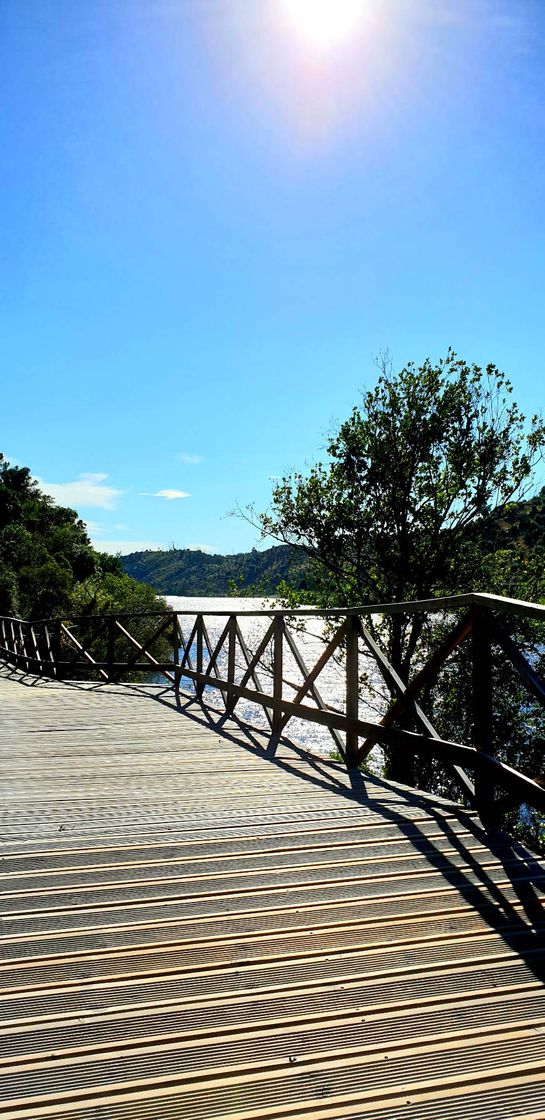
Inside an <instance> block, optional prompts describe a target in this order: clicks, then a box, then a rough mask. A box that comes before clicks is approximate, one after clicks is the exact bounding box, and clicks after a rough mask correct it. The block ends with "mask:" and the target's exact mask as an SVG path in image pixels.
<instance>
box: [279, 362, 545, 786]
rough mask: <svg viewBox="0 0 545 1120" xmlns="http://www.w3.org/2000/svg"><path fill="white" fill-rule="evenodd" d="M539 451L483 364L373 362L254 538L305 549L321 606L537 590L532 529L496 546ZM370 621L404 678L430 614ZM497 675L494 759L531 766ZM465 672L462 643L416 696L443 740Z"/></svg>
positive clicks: (507, 689) (533, 431)
mask: <svg viewBox="0 0 545 1120" xmlns="http://www.w3.org/2000/svg"><path fill="white" fill-rule="evenodd" d="M544 449H545V428H544V425H543V423H542V421H541V419H540V418H539V417H538V416H533V417H531V418H530V419H529V420H527V419H526V418H525V417H524V415H523V413H522V411H521V410H520V408H519V407H518V405H517V404H516V402H515V401H514V400H513V394H512V387H511V385H510V383H509V381H508V380H507V378H506V376H505V375H504V374H503V373H501V372H500V371H499V370H498V369H497V368H496V367H495V366H493V365H489V366H487V367H486V368H485V369H482V368H480V367H478V366H475V365H469V364H468V363H466V362H464V361H463V360H461V359H460V358H458V357H457V356H456V354H455V353H454V352H453V351H449V352H448V353H447V355H446V357H445V358H444V359H443V360H441V361H439V362H438V363H436V364H434V363H432V362H431V361H430V360H427V361H425V362H424V363H423V365H421V366H420V367H417V366H415V365H414V364H409V365H408V366H406V367H405V368H404V369H402V370H401V371H400V372H399V373H397V374H394V373H392V371H391V369H390V368H389V366H388V365H387V364H386V363H383V364H382V368H381V371H380V375H379V377H378V380H377V383H376V385H375V387H374V388H373V389H371V390H369V391H367V392H365V393H364V395H363V400H362V403H361V405H360V406H359V407H357V408H354V409H353V411H352V414H351V415H350V416H349V418H348V419H347V420H346V421H344V422H343V423H342V424H341V425H340V426H339V428H338V430H337V431H336V432H335V433H334V434H333V435H331V437H330V439H329V441H328V444H327V460H326V461H325V462H319V463H317V464H316V465H315V466H313V467H312V469H311V470H310V472H309V473H308V474H306V475H304V474H302V473H296V474H292V475H290V476H287V477H285V478H283V479H282V480H281V481H280V482H279V483H278V484H277V485H276V486H275V488H274V491H273V495H272V503H271V507H270V509H269V510H268V511H267V513H265V514H263V515H262V516H261V517H260V518H259V524H260V527H261V530H262V533H263V534H264V535H271V536H273V537H275V538H276V539H278V540H280V541H283V542H285V543H288V544H291V545H293V546H297V547H299V548H300V549H302V550H303V551H304V552H305V553H306V554H307V555H308V556H310V557H311V558H312V560H313V562H314V566H315V573H316V587H315V591H314V602H315V603H316V604H317V605H320V606H323V607H331V606H345V605H350V606H354V605H363V604H369V603H381V602H392V601H397V602H403V601H409V600H415V599H428V598H433V597H434V596H437V595H444V594H456V593H461V592H466V591H470V590H483V589H486V590H489V591H495V592H496V593H498V594H506V593H507V594H511V595H515V596H517V597H521V598H526V597H528V598H529V597H532V598H534V599H536V598H538V599H539V598H541V597H542V595H543V594H544V592H545V586H544V579H543V571H544V556H545V549H544V547H543V540H542V538H541V539H540V540H539V541H538V543H537V544H536V543H535V542H534V545H533V546H532V545H531V546H530V547H528V541H527V540H523V539H522V538H521V536H520V534H519V535H518V536H517V531H516V525H515V524H514V523H513V526H512V530H513V531H512V539H511V540H510V542H509V545H510V547H509V548H508V549H505V550H503V551H502V552H499V551H498V543H499V542H500V541H501V538H502V532H503V525H504V521H505V519H507V521H509V517H510V511H511V510H512V509H513V508H514V507H513V503H514V502H516V500H517V499H520V498H521V497H523V496H524V495H525V494H527V492H528V491H529V490H530V489H531V488H532V487H533V486H535V482H534V479H535V473H536V468H537V466H538V464H539V463H540V461H541V460H542V458H543V454H544ZM502 519H503V520H502ZM528 520H529V519H528ZM530 536H531V534H530ZM292 602H293V597H292ZM447 625H450V626H452V619H451V620H449V622H448V623H447ZM370 626H371V629H373V630H374V632H375V637H377V638H379V640H380V641H381V642H382V644H383V646H384V647H385V648H386V652H387V655H388V657H389V660H390V662H391V663H392V665H393V666H394V668H395V669H396V670H397V672H398V673H399V675H400V676H401V677H402V679H404V680H405V681H407V680H408V679H409V678H410V675H411V668H412V667H413V666H414V664H415V662H421V661H422V660H425V658H426V655H427V653H428V652H429V651H430V648H432V647H433V646H436V645H437V644H438V642H439V640H440V637H441V634H442V626H441V623H440V622H438V621H437V616H435V618H434V621H433V623H430V621H429V618H426V615H424V614H413V615H411V614H399V615H394V616H390V617H388V618H385V619H383V620H382V621H381V620H380V619H375V621H374V622H373V621H372V622H371V623H370ZM516 626H518V630H519V631H520V634H519V635H518V636H520V637H523V636H524V635H523V633H522V630H523V629H524V628H522V629H521V624H520V623H517V624H516ZM527 636H528V635H526V637H527ZM536 649H537V647H536ZM538 654H539V650H538ZM501 672H502V674H503V675H502V678H501V686H502V695H501V703H500V705H499V708H501V712H500V710H499V709H498V718H500V716H501V720H503V723H502V726H503V729H504V731H503V733H502V738H501V749H502V753H503V756H504V757H505V758H507V761H511V762H512V763H513V764H514V765H517V764H519V765H520V764H521V758H522V756H523V755H524V753H525V751H526V762H527V763H528V761H530V763H531V765H537V755H538V753H539V751H537V753H536V752H534V753H533V754H532V757H531V758H530V756H529V755H528V743H529V741H530V738H531V737H532V735H533V734H534V733H535V731H536V730H538V728H537V724H536V721H535V720H534V724H536V726H534V727H532V728H530V727H529V725H528V720H527V718H526V717H527V711H526V710H525V706H524V702H523V698H522V692H521V691H520V690H519V689H518V686H516V685H515V683H514V680H513V679H512V676H511V675H510V674H509V673H508V672H507V670H504V669H502V670H501ZM468 674H469V659H468V657H467V651H464V652H461V653H460V656H459V657H458V658H455V659H454V660H453V662H452V665H451V666H450V667H449V669H448V672H447V673H446V674H445V675H444V676H443V677H442V678H439V682H438V684H437V686H436V687H435V688H434V689H433V690H430V692H429V694H428V696H427V698H426V699H427V703H428V710H429V712H430V716H432V718H433V719H434V722H436V726H437V727H438V729H439V730H440V731H441V733H442V734H443V735H444V736H445V737H449V738H453V739H456V738H459V739H462V740H464V739H465V741H468V732H469V729H468V727H467V726H466V725H465V723H464V715H463V713H464V712H468V711H469V705H468V704H467V703H465V702H461V701H462V699H463V697H464V696H465V697H466V699H467V693H468V689H469V687H470V678H469V675H468ZM424 707H426V705H425V704H424ZM508 709H509V712H510V715H509V719H507V710H508ZM526 709H527V705H526ZM532 718H533V717H532ZM536 718H537V717H536ZM539 720H540V717H539V718H538V719H537V723H539ZM540 726H541V725H540ZM507 727H508V732H506V728H507ZM386 764H387V773H389V774H390V776H392V777H397V778H399V779H402V780H405V781H410V782H412V784H415V785H420V786H423V787H424V788H433V789H436V790H440V791H441V792H443V793H452V792H453V787H452V786H451V785H450V784H449V782H448V781H446V780H445V777H444V773H443V771H442V770H441V768H440V767H439V766H438V765H437V764H436V763H434V762H429V761H426V760H423V759H419V758H415V759H413V760H410V763H409V760H407V759H405V760H403V765H401V764H400V758H399V756H398V755H397V754H396V753H395V752H386ZM522 768H524V767H522ZM526 770H527V772H528V767H526ZM535 772H536V771H535V770H534V773H535Z"/></svg>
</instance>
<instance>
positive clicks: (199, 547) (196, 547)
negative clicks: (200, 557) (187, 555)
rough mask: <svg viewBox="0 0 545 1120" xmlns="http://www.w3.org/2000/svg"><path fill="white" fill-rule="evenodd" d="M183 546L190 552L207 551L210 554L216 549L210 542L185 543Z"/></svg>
mask: <svg viewBox="0 0 545 1120" xmlns="http://www.w3.org/2000/svg"><path fill="white" fill-rule="evenodd" d="M184 547H185V548H187V549H189V551H190V552H207V553H209V554H210V555H212V556H213V555H214V554H215V553H217V551H218V550H217V548H214V546H213V545H211V544H186V545H185V546H184Z"/></svg>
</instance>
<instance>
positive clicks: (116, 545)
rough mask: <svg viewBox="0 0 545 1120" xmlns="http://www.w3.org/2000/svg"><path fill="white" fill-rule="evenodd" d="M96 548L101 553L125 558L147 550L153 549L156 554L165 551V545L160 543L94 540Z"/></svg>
mask: <svg viewBox="0 0 545 1120" xmlns="http://www.w3.org/2000/svg"><path fill="white" fill-rule="evenodd" d="M92 543H93V546H94V548H97V549H98V551H99V552H110V553H111V554H112V555H113V556H116V555H117V553H118V552H120V553H121V555H122V556H125V555H126V554H127V553H128V552H144V551H145V550H146V549H151V551H152V552H156V551H157V550H158V549H164V547H165V546H164V544H159V542H158V541H101V540H100V539H99V540H93V542H92Z"/></svg>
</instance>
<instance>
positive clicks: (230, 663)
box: [226, 614, 237, 712]
mask: <svg viewBox="0 0 545 1120" xmlns="http://www.w3.org/2000/svg"><path fill="white" fill-rule="evenodd" d="M236 646H237V618H236V615H235V614H232V615H231V617H230V619H229V646H228V650H227V682H228V684H229V685H230V686H231V687H230V688H229V689H228V690H227V703H226V711H228V712H232V711H233V709H234V707H235V703H236V695H235V693H234V692H233V687H232V686H233V685H234V683H235V660H236Z"/></svg>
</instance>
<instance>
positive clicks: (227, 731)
mask: <svg viewBox="0 0 545 1120" xmlns="http://www.w3.org/2000/svg"><path fill="white" fill-rule="evenodd" d="M150 693H151V695H150ZM0 732H1V735H2V740H1V749H0V765H1V773H2V813H1V824H0V855H1V858H2V865H1V878H2V883H1V888H0V889H1V895H2V898H1V921H0V947H1V956H0V974H1V977H2V1003H1V1021H0V1104H1V1106H2V1107H1V1109H0V1112H1V1115H2V1118H3V1120H15V1118H17V1120H25V1118H29V1117H54V1118H56V1120H69V1118H70V1120H83V1118H85V1120H89V1118H94V1120H98V1118H100V1120H193V1118H195V1120H214V1118H216V1117H218V1118H220V1117H221V1118H222V1120H239V1118H240V1120H250V1118H255V1120H258V1118H260V1120H283V1118H286V1120H298V1118H299V1120H303V1118H305V1120H309V1118H314V1117H317V1118H321V1120H341V1118H342V1120H356V1118H360V1120H362V1118H364V1117H374V1118H378V1120H402V1118H403V1120H428V1118H429V1120H446V1118H447V1117H448V1118H450V1117H452V1118H453V1120H454V1118H456V1120H459V1118H460V1117H463V1118H464V1120H466V1118H475V1120H486V1118H488V1117H495V1118H497V1120H510V1118H511V1117H513V1118H514V1117H517V1118H519V1120H520V1118H521V1117H525V1118H526V1120H530V1118H532V1120H537V1118H538V1117H542V1118H544V1117H545V1066H544V1061H543V1059H544V1055H545V986H544V984H543V975H544V968H545V953H544V944H543V919H544V911H543V899H544V897H545V872H544V870H543V865H540V864H539V863H538V861H537V860H536V859H534V858H533V857H532V856H530V855H529V854H528V853H527V852H525V851H524V850H523V849H521V848H520V847H516V846H513V845H511V844H510V843H509V841H507V840H506V839H505V838H502V837H501V836H495V837H494V836H490V835H488V836H487V835H485V834H484V833H483V832H482V830H481V828H480V825H479V821H478V819H477V818H476V817H475V816H474V815H472V814H469V813H465V812H463V811H461V810H459V809H458V808H457V807H456V806H453V805H451V804H449V803H447V802H438V801H437V800H436V799H433V798H429V797H426V796H425V795H423V794H420V793H417V792H412V791H410V790H404V789H402V788H401V787H395V786H393V785H392V784H388V783H385V782H380V781H378V780H370V779H368V778H365V777H358V776H357V775H356V776H355V777H353V778H352V779H350V778H349V777H348V776H347V774H346V773H345V772H343V768H342V767H341V766H340V765H338V764H337V765H336V764H333V763H330V762H326V761H324V760H323V759H320V758H318V757H315V756H313V755H312V754H309V753H306V752H305V751H303V750H301V749H300V748H297V747H294V746H290V745H289V744H282V745H281V746H280V747H279V748H278V749H277V751H276V752H275V753H273V752H272V751H270V750H268V749H267V739H266V737H265V736H261V735H259V734H253V735H249V734H247V733H245V732H244V730H243V729H242V728H241V727H240V726H239V725H238V724H237V723H236V722H235V721H233V720H231V721H230V722H228V723H224V724H222V725H221V727H219V728H218V727H216V726H215V725H214V723H213V722H212V720H211V719H210V720H207V717H206V716H205V715H204V713H203V712H202V710H201V709H200V707H198V706H197V705H193V706H192V707H191V708H190V709H189V711H188V712H187V713H185V714H184V713H180V712H178V711H176V710H175V709H174V708H173V707H172V706H171V703H170V702H169V700H168V697H163V698H162V697H161V694H160V690H158V689H156V690H153V689H151V690H146V689H143V688H142V689H139V688H137V687H136V686H135V687H120V686H100V687H97V686H94V687H90V686H87V687H86V686H81V687H75V686H70V685H68V684H66V685H59V684H55V683H52V682H46V681H41V682H37V683H34V684H33V685H32V686H30V683H26V684H25V683H22V682H21V681H20V680H18V679H17V676H16V674H11V675H10V674H8V672H7V671H4V675H3V676H2V677H1V678H0Z"/></svg>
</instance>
